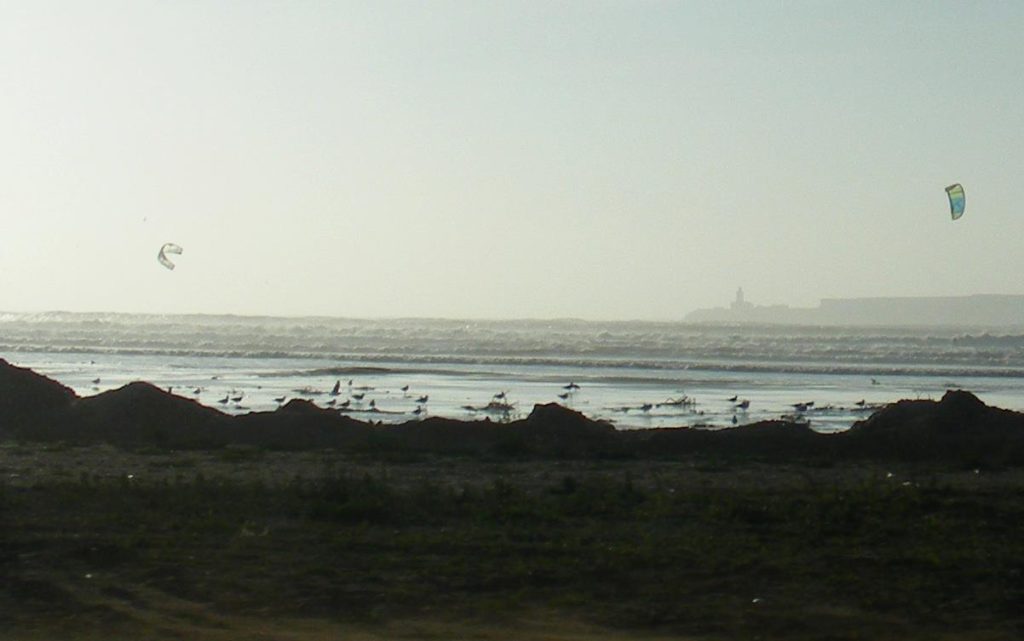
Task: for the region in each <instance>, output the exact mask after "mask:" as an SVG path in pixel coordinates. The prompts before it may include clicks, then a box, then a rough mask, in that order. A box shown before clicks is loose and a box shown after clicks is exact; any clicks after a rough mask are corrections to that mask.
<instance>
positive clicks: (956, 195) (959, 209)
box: [946, 183, 967, 220]
mask: <svg viewBox="0 0 1024 641" xmlns="http://www.w3.org/2000/svg"><path fill="white" fill-rule="evenodd" d="M946 195H947V196H949V215H950V216H952V217H953V220H956V219H957V218H960V217H961V216H963V215H964V208H965V207H967V196H966V195H965V194H964V188H963V187H962V186H961V185H960V183H953V184H952V185H950V186H949V187H946Z"/></svg>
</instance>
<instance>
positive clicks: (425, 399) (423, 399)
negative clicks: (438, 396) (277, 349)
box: [416, 394, 430, 404]
mask: <svg viewBox="0 0 1024 641" xmlns="http://www.w3.org/2000/svg"><path fill="white" fill-rule="evenodd" d="M428 398H430V396H428V395H427V394H424V395H423V396H421V397H419V398H417V399H416V402H417V403H420V404H423V403H426V402H427V399H428Z"/></svg>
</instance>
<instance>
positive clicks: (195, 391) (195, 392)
mask: <svg viewBox="0 0 1024 641" xmlns="http://www.w3.org/2000/svg"><path fill="white" fill-rule="evenodd" d="M202 391H203V390H202V389H201V388H198V387H197V388H195V389H194V390H192V393H193V394H199V393H200V392H202Z"/></svg>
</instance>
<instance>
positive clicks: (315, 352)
mask: <svg viewBox="0 0 1024 641" xmlns="http://www.w3.org/2000/svg"><path fill="white" fill-rule="evenodd" d="M0 357H2V358H5V359H6V360H8V361H9V362H11V363H13V364H15V365H18V366H21V367H28V368H31V369H33V370H35V371H37V372H39V373H41V374H44V375H46V376H49V377H51V378H53V379H56V380H58V381H60V382H61V383H63V384H65V385H67V386H69V387H71V388H72V389H74V390H75V391H76V392H77V393H78V394H79V395H83V396H87V395H91V394H96V393H99V392H101V391H105V390H110V389H114V388H117V387H120V386H122V385H124V384H126V383H129V382H131V381H138V380H141V381H147V382H150V383H152V384H154V385H157V386H159V387H161V388H164V389H170V390H171V391H172V392H173V393H175V394H178V395H180V396H184V397H186V398H192V399H195V400H197V401H198V402H200V403H203V404H204V405H209V406H210V407H215V408H217V409H220V410H222V411H225V412H228V413H235V414H238V413H245V412H250V411H269V410H273V409H276V408H277V407H278V405H279V399H281V398H282V397H284V399H285V401H287V399H291V398H306V399H308V400H311V401H313V402H315V403H317V404H318V405H321V406H324V407H333V408H335V409H339V408H341V406H342V405H343V404H346V403H347V406H346V407H344V408H343V409H339V411H345V412H347V413H350V414H351V415H352V416H353V417H355V418H359V419H362V420H373V421H384V422H392V423H394V422H403V421H408V420H414V419H417V418H422V417H425V416H444V417H450V418H460V419H481V418H484V417H490V418H491V420H512V419H516V418H520V417H522V416H526V415H527V414H529V412H530V410H531V409H532V408H533V405H534V404H537V403H550V402H559V403H561V404H563V405H566V406H568V407H570V408H573V409H575V410H578V411H580V412H583V413H584V414H586V415H587V416H589V417H591V418H595V419H603V420H608V421H611V422H612V423H614V424H615V425H616V426H618V427H620V428H624V429H625V428H629V429H643V428H652V427H676V426H683V425H685V426H694V427H703V428H707V429H718V428H728V427H731V426H733V425H742V424H745V423H750V422H755V421H760V420H765V419H774V418H780V417H789V418H793V417H795V418H798V419H800V420H804V421H807V422H808V423H809V424H810V426H811V427H812V429H815V430H818V431H822V432H834V431H838V430H844V429H847V428H849V427H850V425H852V424H853V423H854V422H855V421H857V420H860V419H863V418H865V417H866V416H868V415H869V414H870V412H871V410H872V409H874V408H877V407H878V406H880V405H882V404H885V403H889V402H893V401H897V400H900V399H908V398H909V399H918V398H927V399H938V398H940V397H941V396H942V394H943V393H944V392H945V391H946V390H947V389H966V390H970V391H972V392H974V393H975V394H977V395H978V396H979V398H981V400H983V401H984V402H985V403H988V404H990V405H996V406H999V407H1003V408H1007V409H1014V410H1024V332H1022V331H1011V330H1008V331H1005V332H999V331H993V330H991V329H989V330H984V329H975V330H972V329H970V328H964V329H951V328H864V327H856V328H855V327H801V326H782V325H714V324H693V323H670V322H639V321H631V322H590V321H580V320H544V321H541V320H472V321H461V320H445V319H389V320H359V319H345V318H283V317H246V316H215V315H147V314H101V313H88V314H86V313H68V312H49V313H38V314H26V313H0ZM335 386H337V394H332V393H331V392H332V391H333V389H334V388H335ZM575 386H578V389H577V388H576V387H575ZM403 388H406V389H403ZM560 395H563V396H560ZM422 397H427V398H426V401H425V402H419V401H420V399H421V398H422ZM733 399H735V400H733ZM742 401H747V402H748V406H747V407H745V408H744V407H742V406H740V403H741V402H742Z"/></svg>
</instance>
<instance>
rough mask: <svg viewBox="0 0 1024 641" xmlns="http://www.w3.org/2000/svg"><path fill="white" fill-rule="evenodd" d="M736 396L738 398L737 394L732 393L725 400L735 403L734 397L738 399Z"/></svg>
mask: <svg viewBox="0 0 1024 641" xmlns="http://www.w3.org/2000/svg"><path fill="white" fill-rule="evenodd" d="M738 398H739V396H735V395H734V396H731V397H729V398H727V399H725V400H727V401H729V402H730V403H735V402H736V399H738Z"/></svg>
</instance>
